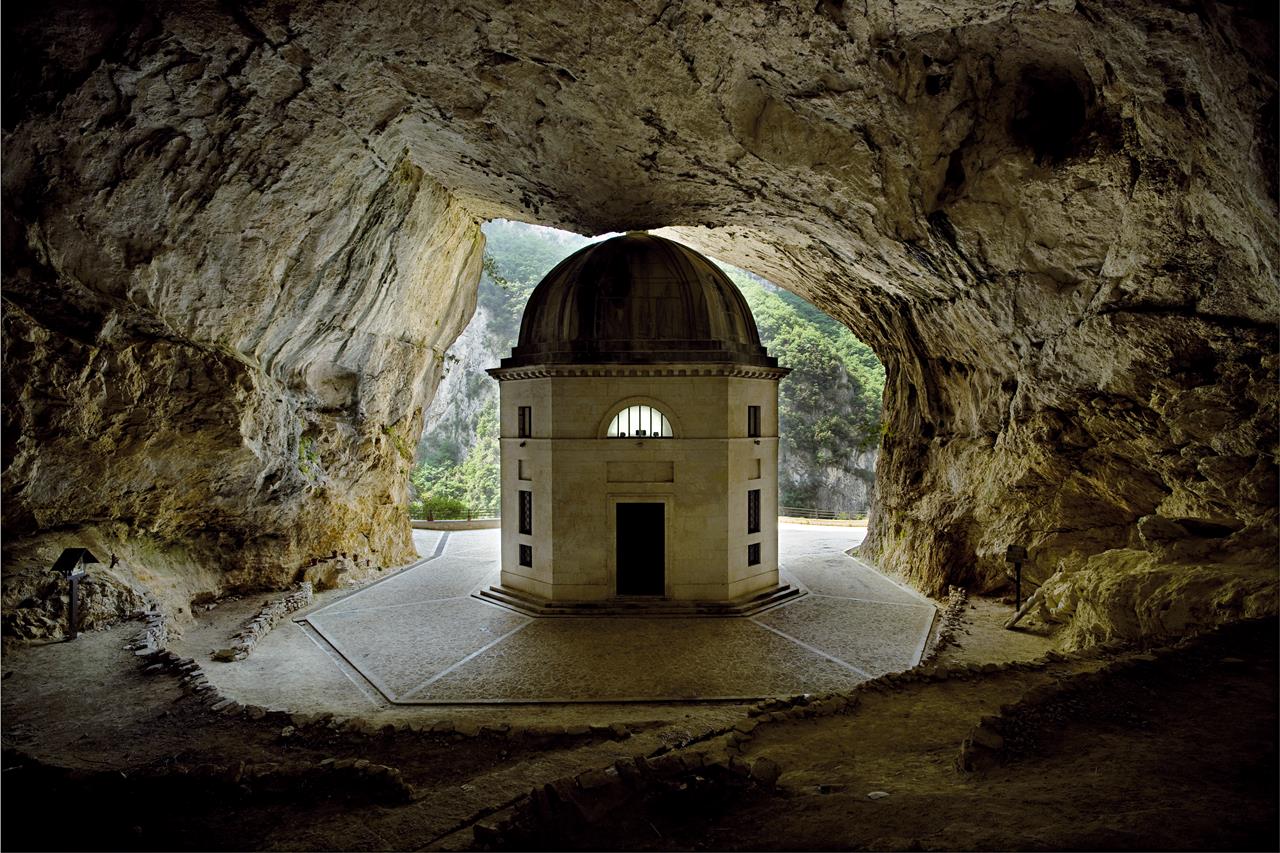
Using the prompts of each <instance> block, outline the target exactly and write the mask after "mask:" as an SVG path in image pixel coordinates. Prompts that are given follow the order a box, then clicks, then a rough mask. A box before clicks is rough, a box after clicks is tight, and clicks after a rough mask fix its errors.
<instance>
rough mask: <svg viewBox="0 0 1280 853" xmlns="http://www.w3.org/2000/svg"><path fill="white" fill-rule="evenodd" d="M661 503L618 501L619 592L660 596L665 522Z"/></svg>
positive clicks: (663, 576)
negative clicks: (625, 502)
mask: <svg viewBox="0 0 1280 853" xmlns="http://www.w3.org/2000/svg"><path fill="white" fill-rule="evenodd" d="M663 510H664V506H663V504H660V503H628V504H624V503H620V504H618V515H617V522H618V526H617V528H616V529H617V533H618V560H617V566H618V595H662V593H663V592H664V589H663V587H664V585H665V583H666V570H665V569H664V565H665V562H666V525H665V524H664V520H663Z"/></svg>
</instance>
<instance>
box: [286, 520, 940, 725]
mask: <svg viewBox="0 0 1280 853" xmlns="http://www.w3.org/2000/svg"><path fill="white" fill-rule="evenodd" d="M423 533H433V534H434V533H436V532H435V531H415V534H414V543H415V545H416V546H417V548H418V550H419V553H420V554H424V555H429V554H431V553H434V551H435V550H438V549H440V547H441V543H442V542H443V550H442V552H441V553H440V554H439V556H437V557H436V558H435V559H432V560H428V561H426V562H423V563H422V564H420V565H417V566H414V567H413V568H411V569H409V570H407V571H404V572H402V573H401V574H399V575H396V576H393V577H391V578H388V579H387V580H385V581H382V582H379V583H376V584H373V585H371V586H369V587H366V588H365V589H363V590H359V591H357V592H355V593H353V594H351V595H349V596H347V597H345V598H343V599H340V600H338V601H336V602H334V603H333V604H331V605H328V606H323V607H320V608H318V609H317V610H315V611H313V612H312V613H310V614H309V615H308V616H306V617H305V622H306V624H305V625H302V626H299V627H302V628H307V629H309V630H310V631H312V632H313V633H314V636H312V637H311V639H313V640H315V641H316V642H318V643H325V642H327V643H328V644H329V646H330V651H331V652H332V654H331V658H332V661H333V664H332V665H334V666H338V665H342V666H346V667H348V668H350V669H351V671H357V672H358V673H359V674H361V675H363V676H364V678H365V679H367V680H368V682H369V683H370V684H371V685H372V686H373V687H376V688H377V690H378V691H379V692H380V693H381V694H382V695H383V696H385V698H386V699H388V700H390V701H391V702H394V703H397V704H461V703H533V702H628V701H672V700H674V701H680V700H697V699H747V698H758V697H764V696H776V695H788V694H794V693H802V692H820V691H827V690H838V689H846V688H848V687H851V686H852V685H854V684H856V683H858V682H859V681H862V680H865V679H867V678H870V677H872V676H874V675H879V674H881V673H884V672H890V671H896V670H901V669H906V668H909V667H910V666H913V665H914V664H915V663H916V662H917V661H918V660H919V656H920V653H921V651H922V650H923V647H924V641H925V638H926V637H927V636H928V632H929V629H930V627H931V625H932V620H933V615H934V607H933V605H932V604H931V603H930V602H929V600H928V599H926V598H924V597H923V596H921V595H919V594H917V593H915V592H913V591H911V590H909V589H906V588H904V587H901V586H899V585H898V584H896V583H894V582H893V581H891V580H889V579H888V578H886V577H884V576H883V575H880V574H879V573H877V572H876V571H874V570H873V569H872V568H870V567H869V566H867V565H865V564H863V563H861V562H859V561H856V560H853V559H851V558H850V557H848V556H847V555H846V554H844V551H845V550H846V549H848V548H849V547H850V546H852V545H854V544H856V543H857V542H858V541H859V539H860V537H861V535H863V531H862V530H861V529H857V528H821V527H810V526H790V525H783V526H782V527H781V528H780V537H779V538H780V548H781V551H782V554H783V565H784V570H785V572H786V573H787V575H788V576H789V577H791V578H794V579H796V580H798V581H800V582H801V583H802V584H804V585H805V586H807V587H808V588H809V589H810V590H811V591H812V593H814V594H812V595H810V596H808V597H806V598H802V599H799V600H796V601H792V602H789V603H787V604H784V605H782V606H779V607H777V608H774V609H772V610H769V611H767V612H765V613H763V614H760V615H758V616H756V617H753V618H704V619H694V618H688V619H683V618H664V619H646V618H628V617H618V618H598V619H572V618H558V619H532V618H530V617H528V616H524V615H523V614H517V613H514V612H512V611H510V610H507V609H505V608H502V607H499V606H497V605H493V604H488V603H483V602H481V601H478V600H476V599H473V598H468V597H467V594H468V593H469V592H471V591H472V590H473V589H475V588H476V587H477V586H479V585H481V584H484V583H496V582H497V580H498V563H497V555H498V546H499V542H500V532H499V531H497V530H478V531H452V532H450V534H449V536H448V537H447V538H445V539H440V538H439V536H438V534H437V535H436V536H433V537H428V536H420V535H419V534H423ZM350 674H351V673H350V672H348V673H347V675H350Z"/></svg>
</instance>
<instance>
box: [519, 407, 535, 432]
mask: <svg viewBox="0 0 1280 853" xmlns="http://www.w3.org/2000/svg"><path fill="white" fill-rule="evenodd" d="M532 435H533V407H532V406H521V407H520V430H519V437H520V438H529V437H531V436H532Z"/></svg>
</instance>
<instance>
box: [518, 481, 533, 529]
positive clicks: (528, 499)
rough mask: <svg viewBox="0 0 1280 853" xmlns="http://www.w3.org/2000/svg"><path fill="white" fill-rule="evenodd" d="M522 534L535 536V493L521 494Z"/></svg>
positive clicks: (524, 492)
mask: <svg viewBox="0 0 1280 853" xmlns="http://www.w3.org/2000/svg"><path fill="white" fill-rule="evenodd" d="M520 532H521V533H524V534H526V535H529V536H532V535H533V492H526V491H524V490H521V492H520Z"/></svg>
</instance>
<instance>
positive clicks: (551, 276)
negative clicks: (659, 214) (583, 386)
mask: <svg viewBox="0 0 1280 853" xmlns="http://www.w3.org/2000/svg"><path fill="white" fill-rule="evenodd" d="M683 361H716V362H733V363H736V364H753V365H759V366H762V367H777V364H778V361H777V359H774V358H770V357H769V355H768V353H766V352H765V348H764V347H763V346H761V345H760V335H759V333H758V332H757V331H756V324H755V320H753V319H752V317H751V311H750V309H748V308H747V302H746V300H745V299H743V298H742V294H741V293H739V292H738V288H737V287H735V286H734V284H733V282H732V281H730V280H729V277H728V276H726V275H725V274H724V272H722V271H721V270H720V268H719V267H717V266H716V265H715V264H713V263H712V262H711V261H709V260H707V259H706V258H704V257H703V256H702V255H700V254H698V253H697V252H695V251H694V250H693V249H690V248H688V247H687V246H682V245H680V244H679V243H675V242H672V241H671V240H665V239H663V238H662V237H655V236H653V235H652V234H644V233H635V232H633V233H629V234H625V235H623V236H621V237H614V238H613V239H611V240H605V241H604V242H601V243H594V244H592V245H590V246H587V247H586V248H584V249H581V250H580V251H578V252H575V253H574V254H572V255H570V256H569V257H567V258H565V259H564V260H563V261H561V262H560V263H559V264H558V265H556V267H555V269H553V270H551V272H549V273H547V275H546V277H545V278H543V279H542V281H541V282H539V283H538V286H537V287H535V288H534V289H533V293H532V294H531V295H530V296H529V304H528V305H526V306H525V309H524V318H523V320H521V322H520V340H519V342H518V343H517V344H516V347H515V348H514V349H513V350H512V351H511V357H510V358H504V359H503V360H502V366H503V367H523V366H526V365H532V364H599V363H625V362H631V363H639V364H653V363H658V362H683Z"/></svg>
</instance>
